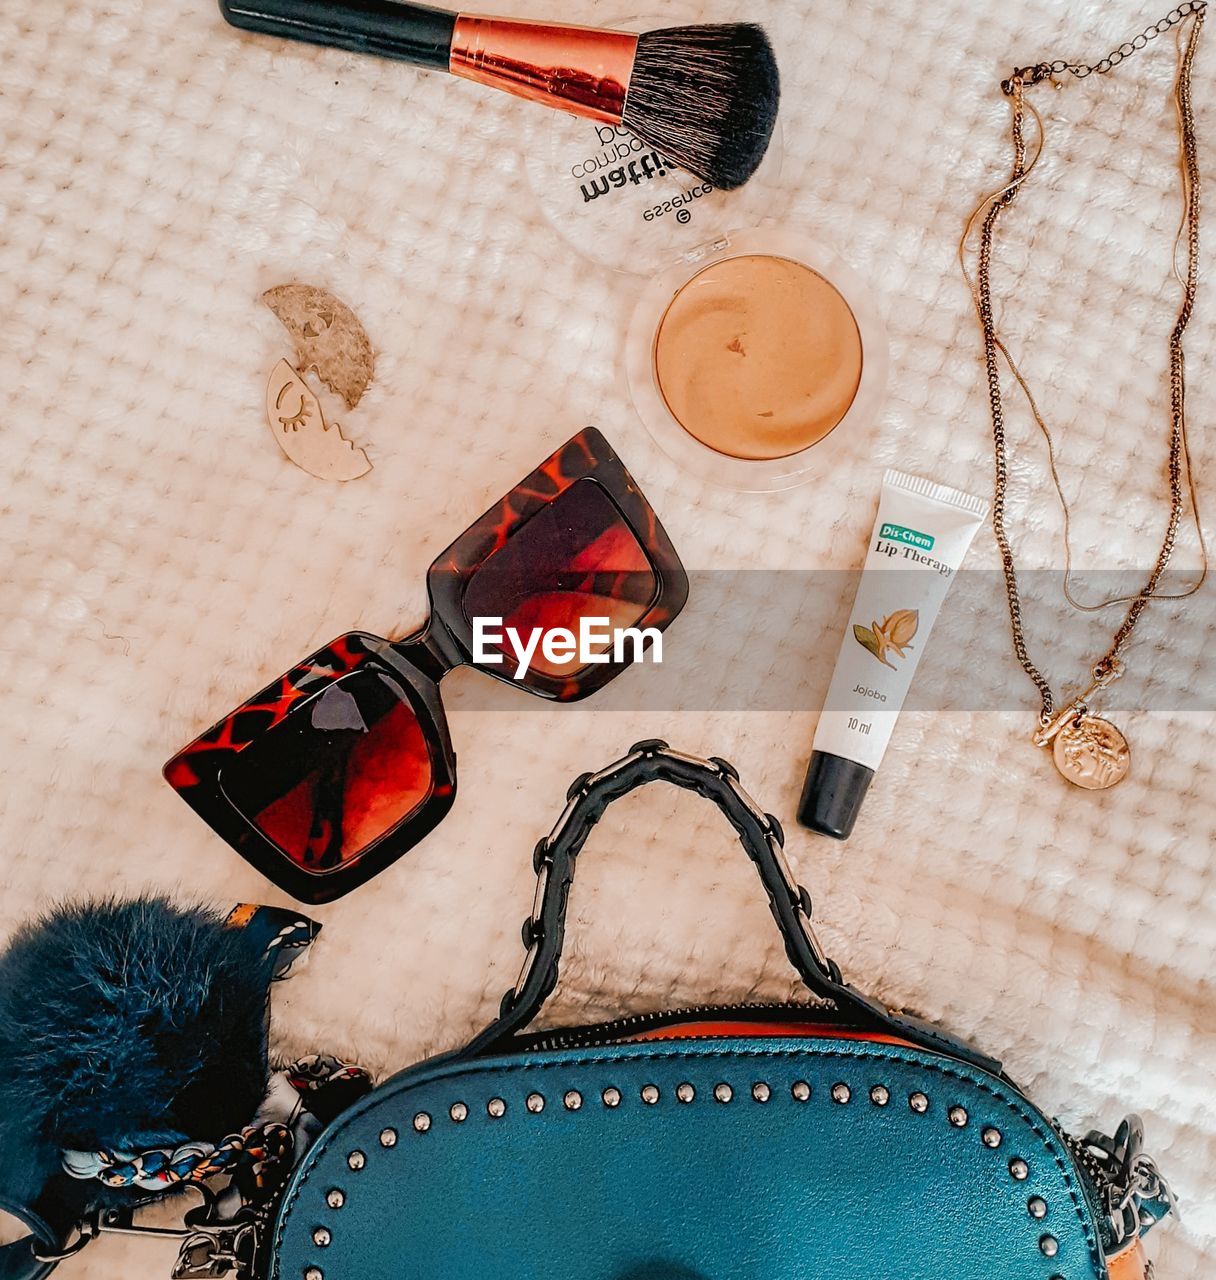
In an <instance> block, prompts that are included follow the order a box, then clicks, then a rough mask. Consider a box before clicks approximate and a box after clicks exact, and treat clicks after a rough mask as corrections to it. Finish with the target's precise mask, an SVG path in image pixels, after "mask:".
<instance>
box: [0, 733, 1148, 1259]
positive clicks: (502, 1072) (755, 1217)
mask: <svg viewBox="0 0 1216 1280" xmlns="http://www.w3.org/2000/svg"><path fill="white" fill-rule="evenodd" d="M656 779H661V780H664V781H667V782H670V783H674V784H675V785H677V786H680V787H684V788H687V789H689V790H692V791H695V792H698V793H699V794H701V795H703V796H705V797H707V798H709V799H711V800H713V801H714V802H715V803H716V804H717V805H718V806H719V807H720V808H721V809H722V811H723V813H724V814H725V815H726V817H727V819H728V820H729V822H730V823H731V825H732V827H733V828H734V829H735V831H736V832H737V833H738V836H739V841H740V843H741V844H742V845H743V848H744V850H745V851H746V853H747V854H748V856H749V857H750V858H751V860H752V861H753V863H754V864H755V866H756V870H757V871H758V873H759V875H760V881H761V883H762V884H763V886H764V889H765V892H766V893H767V895H768V901H769V906H770V908H771V911H772V915H773V919H774V920H775V921H776V923H777V927H778V929H779V930H780V931H781V935H782V938H783V940H784V942H785V949H786V953H787V955H788V956H789V959H790V961H791V962H792V964H793V965H794V967H795V968H796V969H797V971H798V973H799V974H800V975H801V977H802V979H803V981H804V982H805V984H806V986H807V988H808V993H809V997H808V999H807V1000H805V1001H803V1002H802V1003H799V1004H794V1005H770V1006H762V1005H744V1006H735V1007H729V1008H722V1007H700V1008H695V1009H684V1010H672V1011H667V1012H662V1013H656V1014H649V1015H643V1016H635V1017H628V1018H622V1019H621V1020H619V1021H616V1022H611V1023H606V1024H602V1025H599V1026H581V1027H569V1028H565V1029H560V1030H556V1031H543V1032H536V1031H530V1030H529V1028H530V1026H531V1024H532V1023H533V1022H534V1020H535V1018H536V1016H537V1015H538V1013H539V1012H540V1010H541V1008H542V1006H543V1004H544V1002H545V1000H546V999H547V997H548V995H549V994H550V992H551V991H552V990H553V988H554V986H555V984H556V982H557V977H558V967H559V962H560V959H561V954H562V942H563V938H564V934H565V925H566V910H567V904H568V901H569V894H570V887H571V884H572V882H573V878H574V868H575V861H576V858H577V856H578V853H579V851H580V850H581V849H582V847H583V845H584V843H585V842H586V839H587V836H588V834H589V833H590V831H591V829H592V827H593V826H594V825H595V823H596V822H597V821H598V819H599V818H600V816H601V815H602V814H603V812H604V810H605V808H606V807H607V805H608V804H610V803H611V802H612V801H613V800H615V799H617V798H618V797H620V796H622V795H624V794H625V793H626V792H628V791H631V790H633V789H634V788H635V787H638V786H641V785H643V784H644V783H647V782H651V781H654V780H656ZM567 800H568V803H567V805H566V808H565V811H564V812H563V813H562V815H561V818H560V819H559V820H558V823H557V826H556V827H555V828H554V830H553V832H552V833H551V834H550V835H549V836H547V837H546V838H545V839H543V840H541V841H540V843H539V844H538V845H537V846H536V850H535V854H534V863H535V867H536V872H537V877H538V879H537V887H536V895H535V898H534V901H533V907H532V911H531V914H530V916H529V918H528V919H527V921H526V922H525V924H524V943H525V945H526V948H527V956H526V959H525V961H524V964H523V968H522V970H521V972H520V976H519V980H518V982H517V983H516V985H515V987H514V988H513V989H512V990H511V991H510V992H508V993H507V995H506V996H505V998H504V999H503V1002H502V1007H501V1010H500V1013H499V1016H498V1018H497V1019H496V1020H495V1021H494V1022H493V1023H492V1024H491V1025H490V1026H489V1027H487V1028H486V1029H485V1030H484V1031H483V1032H482V1033H481V1034H480V1035H478V1036H477V1037H476V1038H475V1039H474V1040H473V1041H472V1042H471V1043H470V1044H469V1045H467V1046H466V1047H465V1048H464V1049H461V1050H459V1051H457V1052H454V1053H448V1054H445V1055H442V1056H440V1057H436V1058H432V1059H431V1060H429V1061H426V1062H422V1063H419V1064H418V1065H416V1066H414V1067H411V1068H409V1069H408V1070H406V1071H403V1072H402V1073H400V1074H399V1075H397V1076H395V1077H394V1078H393V1079H391V1080H389V1081H388V1082H386V1083H385V1084H383V1085H382V1086H380V1087H379V1088H377V1089H374V1090H372V1091H370V1092H365V1091H361V1092H362V1094H363V1096H361V1097H360V1099H359V1100H358V1101H353V1102H351V1104H350V1105H348V1106H347V1105H346V1103H342V1104H340V1105H341V1106H345V1109H344V1110H340V1111H339V1112H338V1114H337V1115H336V1118H335V1119H333V1120H332V1121H331V1122H330V1123H329V1124H328V1126H326V1127H324V1128H323V1129H321V1131H320V1135H319V1136H318V1137H316V1138H315V1141H311V1145H310V1144H309V1141H302V1142H300V1143H298V1144H297V1145H296V1147H295V1152H294V1154H295V1155H297V1156H298V1157H299V1162H298V1163H297V1164H296V1165H295V1167H294V1170H292V1171H291V1172H290V1174H288V1175H287V1177H286V1181H285V1182H284V1181H283V1180H282V1179H281V1178H279V1177H278V1176H277V1175H276V1176H275V1177H274V1178H273V1179H267V1180H263V1179H262V1178H261V1177H260V1176H259V1178H258V1180H257V1184H258V1185H259V1186H261V1185H263V1184H264V1185H265V1186H266V1187H267V1190H266V1192H265V1194H264V1195H263V1196H261V1197H258V1196H257V1195H256V1194H253V1193H251V1194H253V1198H252V1199H251V1200H244V1199H243V1197H241V1198H238V1202H237V1203H238V1205H239V1206H240V1207H238V1208H236V1209H235V1211H234V1212H222V1211H220V1210H222V1202H223V1195H224V1192H222V1191H221V1192H219V1193H215V1194H212V1193H207V1194H205V1197H204V1199H205V1203H204V1205H203V1206H200V1207H199V1208H198V1209H196V1210H193V1211H191V1212H189V1213H187V1214H186V1216H185V1221H184V1223H183V1226H182V1227H181V1228H179V1229H176V1230H175V1229H170V1228H164V1227H156V1226H154V1227H151V1228H149V1227H147V1226H143V1225H140V1224H138V1223H136V1222H135V1221H133V1219H132V1211H133V1210H134V1209H137V1208H138V1207H139V1205H140V1204H141V1203H142V1202H143V1201H142V1200H141V1199H140V1198H138V1197H137V1198H136V1199H135V1200H134V1201H127V1202H125V1203H120V1202H118V1201H115V1202H113V1203H112V1204H111V1205H110V1207H105V1206H103V1207H101V1208H99V1209H97V1210H96V1211H95V1212H93V1213H91V1214H90V1215H88V1216H86V1217H85V1218H83V1219H81V1220H78V1221H77V1222H76V1223H75V1225H74V1226H73V1227H71V1228H68V1227H67V1226H66V1224H65V1223H63V1222H59V1221H58V1220H57V1219H55V1218H54V1217H53V1216H52V1217H48V1216H47V1214H46V1213H44V1212H43V1211H42V1209H41V1208H39V1207H34V1208H22V1206H21V1205H20V1204H19V1203H16V1204H14V1203H13V1202H12V1197H6V1196H5V1194H4V1193H3V1190H2V1189H0V1208H5V1209H8V1210H10V1211H12V1212H13V1213H15V1214H16V1216H17V1217H19V1218H20V1219H21V1220H22V1221H23V1222H24V1223H25V1224H26V1226H27V1228H28V1229H29V1230H30V1231H31V1232H32V1236H31V1237H28V1238H27V1239H26V1240H24V1241H18V1242H15V1243H13V1244H11V1245H8V1246H4V1247H0V1280H41V1278H43V1277H46V1276H47V1275H48V1274H49V1272H50V1270H51V1269H52V1268H53V1267H54V1265H55V1263H56V1262H57V1261H59V1260H61V1259H63V1258H66V1257H69V1256H71V1255H72V1254H74V1253H77V1252H78V1251H79V1250H80V1249H81V1248H82V1247H83V1246H84V1245H85V1244H87V1243H88V1242H89V1240H91V1239H93V1238H95V1237H96V1236H98V1235H100V1234H103V1233H105V1232H110V1231H119V1232H123V1233H127V1234H129V1233H136V1234H138V1233H141V1232H144V1231H148V1230H151V1231H152V1233H153V1234H158V1235H172V1234H176V1235H178V1236H179V1237H181V1240H182V1243H181V1252H180V1256H179V1259H178V1263H177V1266H176V1268H175V1270H174V1273H173V1274H174V1276H175V1277H176V1280H204V1278H207V1277H226V1276H231V1277H232V1278H233V1280H540V1278H541V1277H543V1278H544V1280H1023V1278H1025V1280H1104V1278H1105V1277H1110V1280H1148V1278H1149V1277H1150V1276H1151V1267H1150V1266H1149V1264H1148V1262H1147V1260H1146V1257H1145V1253H1144V1250H1143V1246H1142V1244H1141V1238H1142V1237H1143V1235H1144V1234H1145V1233H1146V1232H1147V1231H1148V1230H1149V1229H1150V1228H1151V1227H1152V1226H1153V1225H1154V1224H1155V1223H1156V1222H1157V1221H1158V1220H1159V1219H1160V1218H1162V1217H1164V1216H1165V1215H1166V1214H1167V1213H1169V1212H1170V1210H1171V1209H1172V1207H1173V1202H1172V1199H1171V1196H1170V1192H1169V1189H1168V1187H1167V1185H1166V1183H1165V1181H1164V1180H1163V1178H1162V1177H1161V1175H1160V1174H1159V1172H1158V1170H1157V1166H1156V1164H1155V1163H1154V1161H1153V1160H1152V1159H1151V1158H1150V1157H1149V1156H1148V1155H1147V1154H1146V1152H1145V1151H1144V1148H1143V1133H1142V1126H1141V1124H1140V1121H1139V1120H1138V1119H1137V1118H1136V1117H1134V1116H1131V1117H1128V1118H1127V1119H1126V1120H1124V1121H1123V1123H1122V1124H1121V1125H1120V1126H1119V1127H1118V1129H1117V1130H1116V1132H1115V1135H1114V1137H1113V1138H1112V1137H1108V1136H1106V1135H1105V1134H1102V1133H1098V1132H1091V1133H1089V1134H1087V1135H1086V1136H1085V1137H1084V1138H1083V1139H1076V1138H1073V1137H1070V1136H1069V1135H1068V1134H1066V1133H1065V1132H1064V1131H1063V1130H1062V1128H1061V1127H1060V1126H1059V1125H1058V1124H1057V1123H1056V1122H1055V1121H1054V1120H1052V1119H1050V1118H1049V1117H1048V1116H1046V1115H1044V1114H1043V1112H1042V1111H1040V1110H1039V1109H1038V1108H1037V1107H1036V1106H1035V1105H1034V1104H1033V1103H1032V1102H1031V1101H1030V1100H1029V1099H1028V1098H1027V1097H1026V1095H1025V1094H1024V1093H1023V1092H1022V1091H1021V1090H1020V1089H1019V1088H1018V1087H1017V1085H1016V1084H1014V1083H1013V1081H1012V1080H1010V1079H1009V1077H1008V1076H1007V1075H1006V1074H1005V1072H1004V1071H1003V1070H1002V1068H1001V1065H1000V1063H999V1062H997V1061H995V1060H994V1059H992V1058H990V1057H988V1056H986V1055H985V1054H983V1053H980V1052H978V1051H977V1050H976V1049H974V1048H972V1047H971V1046H970V1045H967V1044H964V1043H962V1042H961V1041H959V1040H957V1039H955V1038H954V1037H952V1036H950V1035H948V1034H946V1033H945V1032H943V1031H941V1030H940V1029H938V1028H935V1027H933V1026H930V1025H928V1024H926V1023H924V1022H922V1021H919V1020H918V1019H916V1018H914V1017H912V1016H910V1015H908V1014H906V1013H903V1012H898V1011H893V1010H889V1009H887V1008H885V1007H884V1006H882V1005H880V1004H878V1003H876V1002H875V1001H874V1000H872V999H870V998H868V997H867V996H865V995H863V994H862V993H861V992H859V991H858V990H857V989H856V988H854V987H852V986H850V985H848V984H846V983H845V982H844V980H843V978H842V977H841V973H840V970H839V968H838V967H837V966H836V965H835V964H834V963H833V962H832V961H831V960H829V959H828V958H827V956H826V955H825V954H824V951H823V949H822V947H821V946H820V944H819V942H818V941H817V940H816V937H815V933H814V930H813V928H812V925H811V900H810V897H809V895H808V894H807V892H806V890H805V889H803V888H801V887H800V886H799V885H798V884H797V883H796V882H795V880H794V878H793V876H792V875H791V873H790V869H789V867H788V865H787V863H786V860H785V856H784V854H783V852H782V841H783V835H782V831H781V825H780V823H779V822H778V821H777V819H776V818H774V817H773V816H772V815H771V814H766V813H764V812H763V811H762V810H761V809H759V808H758V807H757V806H756V805H755V804H754V803H753V802H752V800H751V799H750V798H749V797H748V796H747V794H746V793H745V792H744V791H743V790H742V788H741V787H740V785H739V779H738V775H737V774H736V772H735V770H734V769H733V768H732V767H731V766H730V765H728V764H727V763H726V762H725V761H723V760H719V759H712V760H700V759H697V758H695V757H693V756H688V755H684V754H682V753H680V752H676V751H671V750H669V749H668V748H667V746H666V744H664V743H661V742H657V741H652V742H643V743H639V744H638V745H637V746H635V747H634V748H633V749H632V750H631V751H630V753H629V754H628V755H627V756H626V757H625V758H624V759H622V760H619V761H617V762H616V763H615V764H612V765H610V766H608V767H607V768H606V769H602V770H601V771H600V772H599V773H596V774H584V775H583V776H582V777H581V778H579V779H577V780H576V781H575V783H574V784H573V786H572V787H571V788H570V791H569V793H568V796H567ZM306 924H307V922H301V924H300V925H299V926H298V927H300V928H303V927H304V926H305V925H306ZM312 932H315V929H311V930H309V931H308V936H309V937H311V935H312ZM349 1070H351V1071H353V1070H354V1069H353V1068H350V1069H349ZM308 1084H309V1082H308V1081H304V1082H303V1086H300V1085H297V1086H296V1087H308ZM348 1101H349V1099H348ZM309 1105H310V1107H311V1106H313V1105H314V1104H311V1103H310V1104H309ZM334 1111H338V1108H337V1107H335V1108H334ZM317 1114H318V1118H319V1123H318V1125H317V1127H316V1129H312V1130H311V1131H310V1140H311V1135H312V1134H315V1133H316V1131H317V1129H320V1127H321V1124H322V1123H323V1122H324V1121H323V1118H320V1113H319V1112H318V1113H317ZM331 1114H332V1112H331ZM249 1132H250V1133H255V1132H260V1131H258V1130H250V1131H249ZM81 1154H82V1153H67V1155H69V1156H79V1155H81ZM83 1154H85V1155H87V1154H88V1153H87V1152H86V1153H83ZM151 1154H152V1155H155V1154H156V1153H155V1152H153V1153H151ZM136 1164H138V1161H136ZM65 1167H66V1166H65ZM256 1167H257V1166H255V1169H256ZM153 1183H155V1179H153ZM140 1185H142V1184H140ZM196 1190H204V1188H202V1187H198V1188H196ZM147 1198H155V1194H154V1193H153V1192H149V1193H148V1196H147ZM43 1200H44V1201H45V1202H46V1204H47V1205H51V1204H52V1200H53V1197H48V1196H44V1197H43ZM242 1201H243V1202H242ZM41 1203H42V1201H39V1202H37V1204H41Z"/></svg>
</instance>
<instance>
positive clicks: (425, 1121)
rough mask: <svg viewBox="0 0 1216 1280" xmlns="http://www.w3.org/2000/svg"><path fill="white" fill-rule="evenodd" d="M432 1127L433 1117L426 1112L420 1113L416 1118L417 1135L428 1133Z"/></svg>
mask: <svg viewBox="0 0 1216 1280" xmlns="http://www.w3.org/2000/svg"><path fill="white" fill-rule="evenodd" d="M430 1127H431V1117H430V1114H429V1113H428V1112H426V1111H419V1112H418V1114H417V1115H416V1116H415V1117H414V1130H415V1132H417V1133H426V1131H427V1130H428V1129H429V1128H430Z"/></svg>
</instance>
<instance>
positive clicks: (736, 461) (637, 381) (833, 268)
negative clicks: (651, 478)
mask: <svg viewBox="0 0 1216 1280" xmlns="http://www.w3.org/2000/svg"><path fill="white" fill-rule="evenodd" d="M886 356H887V348H886V337H885V334H884V333H883V328H882V324H881V321H880V320H879V319H878V314H877V310H876V308H875V307H874V305H873V303H872V302H871V301H870V300H869V296H868V294H867V293H866V291H865V290H864V288H863V287H862V286H861V285H860V283H859V282H858V281H857V280H856V278H855V277H854V276H853V274H852V273H851V272H850V271H849V269H848V268H847V267H846V266H844V264H842V263H841V262H839V261H838V260H837V259H836V258H835V257H834V256H832V255H831V254H829V253H827V252H826V251H823V250H821V249H818V248H817V247H814V246H809V245H808V244H807V243H806V242H805V241H804V240H802V239H801V238H800V237H796V236H793V235H789V234H788V233H780V232H771V231H755V232H745V233H742V234H740V235H737V236H730V237H724V238H723V239H722V240H721V241H719V242H718V243H717V244H716V245H715V246H714V248H713V250H712V251H711V252H709V253H707V254H704V255H702V256H701V257H700V258H699V259H698V260H696V261H692V262H687V261H686V262H684V263H682V264H680V266H678V267H676V268H673V269H672V270H671V271H669V272H667V273H665V274H664V275H663V276H661V277H660V278H658V279H657V280H655V281H653V282H652V283H651V285H650V286H649V287H648V288H647V290H646V292H645V294H644V295H643V298H642V301H641V302H640V303H639V305H638V309H637V311H636V312H635V314H634V320H633V324H632V326H631V331H630V337H629V343H628V351H627V357H626V358H627V366H628V373H629V383H630V389H631V391H632V392H633V398H634V403H635V405H636V406H637V408H638V412H639V413H640V414H641V416H642V419H643V421H644V422H645V423H646V425H647V427H648V428H649V429H650V432H651V434H652V435H653V436H654V437H655V439H656V440H657V441H658V443H659V444H660V445H662V447H663V448H664V449H665V450H666V451H667V452H668V453H669V454H671V456H672V457H674V458H675V459H676V460H677V461H679V462H681V463H684V464H686V465H687V467H688V469H690V470H695V471H696V472H697V473H699V474H701V475H703V476H704V477H705V478H707V479H710V480H714V481H716V482H718V483H720V484H725V485H728V486H729V487H731V488H736V489H744V490H749V489H750V490H766V489H781V488H786V487H788V486H790V485H795V484H800V483H802V482H803V481H805V480H808V479H810V477H811V474H812V470H811V468H812V465H813V460H812V458H811V456H810V451H811V450H813V449H814V447H815V446H816V445H817V444H819V442H820V441H822V440H823V439H824V438H825V437H826V436H828V435H829V434H831V433H832V432H834V431H836V430H837V429H839V428H842V427H843V426H844V425H845V424H846V423H848V424H850V425H851V424H854V423H856V422H859V421H864V420H868V419H870V418H872V417H873V415H874V414H875V413H876V412H877V409H878V406H879V404H880V403H881V399H882V394H883V390H884V386H885V381H886Z"/></svg>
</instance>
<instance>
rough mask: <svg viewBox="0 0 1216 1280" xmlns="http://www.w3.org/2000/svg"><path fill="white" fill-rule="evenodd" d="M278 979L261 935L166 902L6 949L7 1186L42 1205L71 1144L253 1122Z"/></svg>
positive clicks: (2, 1149) (64, 927)
mask: <svg viewBox="0 0 1216 1280" xmlns="http://www.w3.org/2000/svg"><path fill="white" fill-rule="evenodd" d="M269 983H270V972H269V969H268V966H267V965H266V963H265V961H264V958H263V956H262V954H261V953H260V948H259V945H258V942H257V940H256V939H255V938H253V937H251V936H249V933H248V931H247V930H244V929H234V928H229V927H227V926H226V925H225V922H224V919H223V917H221V916H219V915H216V914H212V913H211V912H207V911H203V910H188V909H181V908H178V907H175V906H173V905H172V904H170V903H168V902H166V901H163V900H160V899H154V898H142V899H137V900H135V901H126V902H119V901H112V902H105V903H100V904H99V903H92V904H89V905H80V906H67V907H63V908H60V909H57V910H56V911H54V912H53V913H51V914H50V915H48V916H46V917H45V918H44V919H43V920H41V921H39V922H37V923H36V924H33V925H30V926H27V927H26V928H25V929H23V930H22V931H21V932H20V933H18V934H17V935H16V937H15V938H14V939H13V940H12V942H11V943H10V945H9V946H8V948H7V950H6V951H5V952H4V953H3V954H0V1189H2V1190H3V1192H4V1194H6V1195H7V1196H11V1197H14V1198H16V1199H18V1200H24V1201H25V1202H26V1203H29V1202H30V1201H31V1200H32V1199H33V1198H34V1197H35V1196H36V1195H37V1193H38V1192H39V1190H40V1189H41V1188H42V1187H43V1186H44V1185H45V1183H46V1182H47V1181H48V1179H50V1178H51V1177H52V1176H54V1175H55V1174H56V1173H58V1171H59V1165H60V1159H61V1153H62V1152H63V1151H64V1150H65V1149H76V1150H90V1151H91V1150H107V1149H108V1150H114V1149H117V1150H139V1149H140V1148H143V1147H148V1146H152V1145H156V1144H159V1143H163V1142H180V1141H184V1140H189V1139H197V1140H211V1141H215V1140H217V1139H218V1138H219V1137H221V1136H222V1135H224V1134H227V1133H230V1132H233V1131H234V1130H238V1129H240V1128H241V1127H242V1126H243V1125H245V1124H248V1123H249V1121H250V1119H251V1117H252V1116H253V1114H254V1112H255V1111H256V1109H257V1107H258V1105H259V1103H260V1102H261V1100H262V1097H263V1093H264V1091H265V1087H266V1080H267V1074H268V1069H267V1062H266V998H267V991H268V988H269ZM82 1194H84V1193H83V1191H82ZM88 1194H89V1195H90V1196H91V1197H92V1198H93V1200H94V1202H102V1201H103V1200H104V1199H105V1198H106V1197H105V1196H104V1195H103V1192H102V1188H101V1186H100V1184H92V1185H91V1187H90V1190H89V1192H88Z"/></svg>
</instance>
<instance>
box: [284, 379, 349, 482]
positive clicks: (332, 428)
mask: <svg viewBox="0 0 1216 1280" xmlns="http://www.w3.org/2000/svg"><path fill="white" fill-rule="evenodd" d="M292 396H298V397H299V402H300V403H299V408H298V409H297V410H296V411H295V412H294V413H288V412H285V411H284V408H283V406H284V403H286V404H287V405H288V406H290V405H291V404H292ZM266 420H267V422H268V423H269V424H270V429H271V430H272V431H273V432H274V438H275V439H276V440H277V441H278V442H279V448H280V449H282V450H283V452H284V453H285V454H286V455H287V456H288V458H290V459H291V461H292V462H294V463H295V464H296V466H297V467H300V468H301V469H302V470H304V471H307V472H308V474H309V475H312V476H316V477H317V479H319V480H357V479H358V478H359V477H360V476H363V475H366V474H367V473H368V472H369V471H370V470H371V469H372V464H371V461H370V460H369V458H368V456H367V454H366V453H364V452H363V450H362V449H358V448H356V447H355V446H354V445H353V444H352V443H351V442H350V441H349V440H347V439H346V437H345V436H343V434H342V431H341V428H340V427H339V426H338V424H337V423H328V422H326V421H325V413H324V410H323V409H322V408H321V402H320V400H318V399H317V397H316V396H315V395H314V394H313V392H312V389H311V388H310V387H309V385H308V383H306V382H305V381H304V379H303V378H302V377H301V376H300V375H299V373H297V372H296V370H295V369H293V368H292V366H291V365H290V364H288V362H287V361H286V360H280V361H279V362H278V364H276V365H275V367H274V368H273V369H272V370H271V371H270V381H269V382H268V383H267V384H266Z"/></svg>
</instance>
